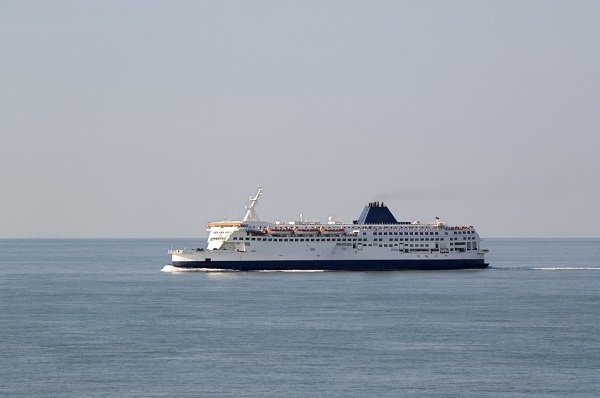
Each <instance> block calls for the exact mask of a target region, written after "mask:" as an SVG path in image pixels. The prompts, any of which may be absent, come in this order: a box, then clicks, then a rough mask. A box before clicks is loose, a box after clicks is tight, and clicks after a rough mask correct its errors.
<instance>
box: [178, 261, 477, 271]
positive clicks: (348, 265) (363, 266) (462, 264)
mask: <svg viewBox="0 0 600 398" xmlns="http://www.w3.org/2000/svg"><path fill="white" fill-rule="evenodd" d="M171 265H172V266H174V267H176V268H196V269H197V268H202V269H208V270H211V269H212V270H219V269H224V270H234V271H318V270H323V271H436V270H437V271H441V270H459V269H482V268H487V266H488V264H486V263H485V262H484V260H483V259H439V260H435V259H419V260H412V259H405V260H289V261H274V260H264V261H261V260H256V261H209V260H204V261H173V262H172V264H171Z"/></svg>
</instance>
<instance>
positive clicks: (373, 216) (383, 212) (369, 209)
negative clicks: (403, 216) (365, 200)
mask: <svg viewBox="0 0 600 398" xmlns="http://www.w3.org/2000/svg"><path fill="white" fill-rule="evenodd" d="M354 223H355V224H398V221H397V220H396V217H394V215H393V214H392V212H391V211H390V209H388V208H387V206H385V205H384V204H383V202H371V203H369V204H368V205H366V206H365V208H364V209H363V211H362V213H361V214H360V217H359V218H358V220H357V221H355V222H354Z"/></svg>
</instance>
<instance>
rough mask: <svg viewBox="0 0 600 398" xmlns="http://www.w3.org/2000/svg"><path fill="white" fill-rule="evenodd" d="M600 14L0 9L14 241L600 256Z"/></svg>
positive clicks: (243, 4) (19, 4)
mask: <svg viewBox="0 0 600 398" xmlns="http://www.w3.org/2000/svg"><path fill="white" fill-rule="evenodd" d="M599 21H600V2H599V1H577V0H565V1H551V0H543V1H533V0H529V1H523V0H518V1H482V0H474V1H445V0H444V1H423V0H418V1H417V0H415V1H401V0H398V1H348V0H340V1H322V0H320V1H221V0H218V1H145V0H144V1H107V0H103V1H81V0H76V1H27V0H16V1H11V0H0V237H3V238H10V237H205V236H206V235H207V232H206V231H205V229H204V228H205V224H206V222H207V221H209V220H215V219H216V220H220V219H222V218H223V217H227V218H235V217H236V216H237V217H241V216H243V213H244V211H243V203H244V202H245V201H247V199H248V196H249V195H251V194H254V193H255V190H256V188H257V187H259V186H262V187H264V191H265V194H264V195H263V196H262V198H261V202H260V204H259V206H258V208H257V212H258V214H259V215H260V216H261V217H262V218H263V219H268V220H281V221H287V220H290V219H297V218H298V215H299V214H300V213H302V214H303V215H304V218H305V219H311V220H316V219H319V220H321V221H325V220H326V219H327V217H328V216H330V215H332V216H334V217H335V218H336V219H340V220H343V221H352V220H353V219H356V218H358V216H359V215H360V212H361V210H362V208H363V207H364V205H365V204H366V203H367V202H369V201H374V200H384V201H385V202H386V203H387V204H388V205H389V207H390V208H391V210H392V212H393V213H394V214H395V216H396V218H398V219H401V220H414V219H420V220H422V221H429V220H433V219H434V218H435V217H436V216H439V217H441V218H442V219H444V220H446V221H447V222H448V223H450V224H453V225H474V226H476V227H477V229H478V231H479V233H480V234H481V235H482V236H483V237H484V238H485V237H489V238H494V237H600V232H598V231H599V229H598V225H600V210H599V204H600V182H599V180H600V178H599V175H600V155H599V150H600V138H599V137H600V44H599V43H600V22H599Z"/></svg>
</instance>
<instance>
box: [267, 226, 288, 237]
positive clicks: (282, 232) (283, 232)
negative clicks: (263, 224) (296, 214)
mask: <svg viewBox="0 0 600 398" xmlns="http://www.w3.org/2000/svg"><path fill="white" fill-rule="evenodd" d="M267 232H268V233H269V235H271V236H290V235H291V234H292V233H293V232H294V230H293V229H292V228H290V227H284V226H270V227H267Z"/></svg>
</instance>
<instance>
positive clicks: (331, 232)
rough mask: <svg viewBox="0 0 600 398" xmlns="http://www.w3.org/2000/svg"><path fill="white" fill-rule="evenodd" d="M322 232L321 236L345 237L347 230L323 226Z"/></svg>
mask: <svg viewBox="0 0 600 398" xmlns="http://www.w3.org/2000/svg"><path fill="white" fill-rule="evenodd" d="M320 231H321V235H325V236H336V235H338V236H339V235H343V234H344V232H345V230H344V228H342V227H333V226H325V225H323V226H322V227H321V228H320Z"/></svg>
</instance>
